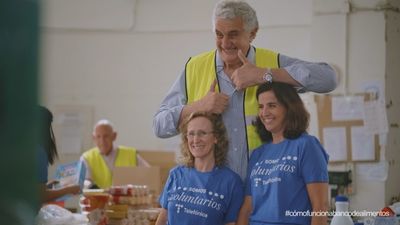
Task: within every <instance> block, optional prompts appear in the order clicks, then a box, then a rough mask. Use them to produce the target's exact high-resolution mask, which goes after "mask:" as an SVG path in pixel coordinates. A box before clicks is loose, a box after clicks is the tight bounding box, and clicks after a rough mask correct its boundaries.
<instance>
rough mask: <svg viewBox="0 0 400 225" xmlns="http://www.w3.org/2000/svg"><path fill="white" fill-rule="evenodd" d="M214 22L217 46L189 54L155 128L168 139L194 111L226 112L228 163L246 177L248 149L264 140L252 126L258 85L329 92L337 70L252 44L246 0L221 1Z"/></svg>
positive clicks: (252, 17)
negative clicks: (203, 51) (270, 83)
mask: <svg viewBox="0 0 400 225" xmlns="http://www.w3.org/2000/svg"><path fill="white" fill-rule="evenodd" d="M212 21H213V32H214V33H215V44H216V49H215V50H211V51H208V52H205V53H202V54H199V55H196V56H194V57H191V58H190V59H189V61H188V62H187V63H186V65H185V68H184V70H183V72H182V73H181V75H180V76H179V77H178V79H177V80H176V81H175V83H174V84H173V86H172V88H171V89H170V90H169V92H168V93H167V95H166V97H165V98H164V99H163V101H162V103H161V106H160V109H159V110H158V111H157V112H156V114H155V115H154V119H153V130H154V132H155V134H156V135H157V136H158V137H161V138H168V137H171V136H174V135H177V134H178V132H179V131H178V127H179V125H180V123H181V121H183V119H184V118H185V117H187V116H188V115H190V114H191V113H192V112H196V111H207V112H212V113H217V114H222V117H223V120H224V123H225V126H226V128H227V131H228V137H229V151H228V159H227V161H228V167H230V168H231V169H232V170H233V171H235V172H236V173H238V174H239V175H240V176H241V178H242V179H243V180H244V179H245V176H246V169H247V162H248V158H249V152H250V151H252V150H253V149H255V148H256V147H258V146H260V145H261V140H260V138H259V137H258V135H257V133H256V131H255V128H254V126H253V121H254V119H255V118H256V116H257V112H258V104H257V100H256V95H255V94H256V90H257V86H258V85H259V84H262V83H265V82H284V83H288V84H291V85H293V86H295V87H296V88H297V90H298V91H299V92H306V91H312V92H318V93H324V92H329V91H332V90H334V89H335V88H336V85H337V84H336V74H335V71H334V70H333V68H332V67H331V66H329V65H328V64H327V63H313V62H307V61H303V60H300V59H296V58H292V57H289V56H286V55H283V54H279V53H276V52H274V51H271V50H268V49H264V48H258V47H255V46H253V45H252V44H251V43H252V42H253V40H254V39H255V37H256V35H257V31H258V29H259V26H258V20H257V15H256V12H255V10H254V9H253V8H252V7H251V6H250V5H249V4H248V3H247V2H245V1H233V0H224V1H220V2H218V3H217V4H216V6H215V8H214V13H213V17H212ZM273 119H274V118H271V120H273Z"/></svg>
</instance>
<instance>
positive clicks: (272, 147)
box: [237, 82, 328, 225]
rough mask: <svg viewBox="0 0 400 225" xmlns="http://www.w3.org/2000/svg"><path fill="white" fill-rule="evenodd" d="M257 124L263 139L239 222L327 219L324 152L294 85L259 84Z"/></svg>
mask: <svg viewBox="0 0 400 225" xmlns="http://www.w3.org/2000/svg"><path fill="white" fill-rule="evenodd" d="M256 96H257V101H258V105H259V110H258V118H257V122H256V127H257V131H258V134H259V135H260V137H261V139H262V141H263V142H264V144H263V145H262V146H260V147H258V148H257V149H255V150H254V151H253V153H252V154H251V157H250V161H249V169H248V172H247V179H246V191H245V195H246V196H245V200H244V203H243V206H242V208H241V210H240V216H239V219H238V223H237V224H238V225H244V224H251V225H262V224H287V225H290V224H298V225H300V224H302V225H310V224H311V225H326V224H327V218H326V216H313V217H310V216H306V215H302V214H297V215H293V214H295V213H296V212H304V213H307V212H310V213H311V212H321V211H322V212H327V209H328V155H327V153H326V152H325V150H324V148H323V147H322V146H321V144H320V142H319V141H318V139H317V138H315V137H314V136H311V135H308V134H307V132H306V129H307V127H308V123H309V114H308V112H307V110H306V109H305V107H304V104H303V102H302V100H301V99H300V96H299V95H298V94H297V92H296V90H295V89H294V88H293V87H292V86H290V85H288V84H284V83H276V82H273V83H267V84H263V85H261V86H260V87H259V88H258V90H257V93H256Z"/></svg>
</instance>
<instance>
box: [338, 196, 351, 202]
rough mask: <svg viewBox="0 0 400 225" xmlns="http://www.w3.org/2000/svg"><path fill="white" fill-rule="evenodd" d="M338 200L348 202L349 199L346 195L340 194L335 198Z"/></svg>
mask: <svg viewBox="0 0 400 225" xmlns="http://www.w3.org/2000/svg"><path fill="white" fill-rule="evenodd" d="M335 200H336V202H348V201H349V199H348V198H347V197H346V196H344V195H338V196H336V198H335Z"/></svg>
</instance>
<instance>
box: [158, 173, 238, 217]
mask: <svg viewBox="0 0 400 225" xmlns="http://www.w3.org/2000/svg"><path fill="white" fill-rule="evenodd" d="M243 197H244V188H243V183H242V180H241V179H240V177H239V175H237V174H236V173H235V172H233V171H232V170H230V169H228V168H227V167H215V168H214V169H213V170H212V171H211V172H204V173H203V172H199V171H197V170H196V169H194V168H188V167H185V166H177V167H175V168H173V169H172V170H171V171H170V173H169V177H168V180H167V182H166V184H165V187H164V190H163V193H162V195H161V197H160V204H161V206H162V207H163V208H165V209H167V211H168V223H167V224H169V225H197V224H198V225H203V224H210V225H211V224H212V225H223V224H226V223H230V222H235V221H236V219H237V216H238V213H239V210H240V207H241V205H242V203H243Z"/></svg>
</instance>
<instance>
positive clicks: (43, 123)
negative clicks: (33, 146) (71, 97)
mask: <svg viewBox="0 0 400 225" xmlns="http://www.w3.org/2000/svg"><path fill="white" fill-rule="evenodd" d="M39 119H40V124H39V126H40V128H41V132H40V133H39V135H40V139H39V149H38V155H37V157H38V159H37V160H38V164H37V165H38V179H39V184H40V194H41V199H42V202H43V203H46V202H49V201H53V200H55V199H57V198H60V197H62V196H64V195H67V194H79V193H80V191H81V189H80V186H79V185H71V186H67V187H64V188H59V189H51V188H48V186H51V184H50V183H48V167H49V164H50V165H53V163H54V160H55V159H56V158H57V157H58V153H57V147H56V140H55V138H54V134H53V128H52V126H51V123H52V121H53V114H52V113H51V112H50V110H48V109H47V108H45V107H43V106H39ZM53 182H54V181H52V182H51V183H53ZM55 182H56V181H55Z"/></svg>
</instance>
